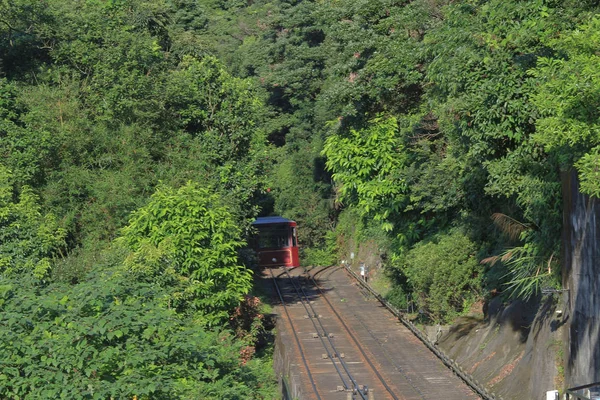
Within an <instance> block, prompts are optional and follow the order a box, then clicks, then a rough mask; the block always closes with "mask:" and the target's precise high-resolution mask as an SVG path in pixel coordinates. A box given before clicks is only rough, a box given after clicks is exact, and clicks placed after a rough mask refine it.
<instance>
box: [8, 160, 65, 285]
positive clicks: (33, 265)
mask: <svg viewBox="0 0 600 400" xmlns="http://www.w3.org/2000/svg"><path fill="white" fill-rule="evenodd" d="M65 236H66V232H65V230H64V229H63V228H61V227H60V225H59V223H58V221H57V220H56V217H55V216H54V215H52V214H50V213H48V214H43V213H42V211H41V207H40V204H39V199H38V197H37V196H36V195H35V193H34V192H33V190H32V189H31V188H30V187H29V186H23V187H22V188H21V191H20V192H19V193H18V194H17V193H16V191H15V185H14V181H13V178H12V175H11V173H10V172H9V171H8V170H7V169H6V168H5V167H4V166H3V165H2V164H0V274H1V275H2V276H4V277H8V276H15V275H16V276H18V275H31V276H34V277H35V278H37V279H40V280H43V279H47V278H48V274H49V272H50V269H51V267H52V259H53V257H54V256H55V255H57V253H58V252H59V251H60V249H61V248H64V247H65V245H66V243H65Z"/></svg>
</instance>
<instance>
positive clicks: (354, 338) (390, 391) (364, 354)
mask: <svg viewBox="0 0 600 400" xmlns="http://www.w3.org/2000/svg"><path fill="white" fill-rule="evenodd" d="M305 274H307V275H308V277H309V278H310V279H311V281H312V282H313V284H314V286H315V287H316V288H317V290H318V291H319V293H321V297H323V299H324V300H325V301H326V302H327V304H328V305H329V308H331V311H333V313H334V314H335V315H336V317H337V318H338V320H339V321H340V323H341V324H342V325H343V326H344V329H346V332H348V335H349V336H350V338H351V339H352V340H353V341H354V344H355V345H356V347H357V348H358V350H359V351H360V352H361V354H362V355H363V357H364V358H365V360H366V361H367V363H368V364H369V366H370V367H371V369H372V370H373V372H374V373H375V375H376V376H377V378H378V379H379V381H380V382H381V383H382V385H383V387H385V389H386V390H387V391H388V393H389V394H390V395H391V396H392V398H393V399H394V400H400V399H399V398H398V397H397V396H396V395H395V394H394V392H393V391H392V389H391V388H390V387H389V386H388V384H387V383H386V382H385V379H383V376H381V374H380V373H379V371H377V368H375V366H374V365H373V363H372V362H371V360H370V359H369V357H368V356H367V354H366V353H365V351H364V350H363V349H362V347H361V346H360V344H359V343H358V340H357V339H356V337H355V336H354V335H353V334H352V332H351V331H350V328H348V326H347V325H346V323H345V322H344V320H343V319H342V317H341V316H340V315H339V314H338V312H337V311H336V310H335V308H334V307H333V305H332V304H331V302H330V301H329V299H328V298H327V297H326V296H325V293H323V291H322V290H321V287H320V286H319V284H318V283H317V282H316V281H315V280H314V279H313V277H312V276H311V275H310V274H308V273H307V272H306V270H305Z"/></svg>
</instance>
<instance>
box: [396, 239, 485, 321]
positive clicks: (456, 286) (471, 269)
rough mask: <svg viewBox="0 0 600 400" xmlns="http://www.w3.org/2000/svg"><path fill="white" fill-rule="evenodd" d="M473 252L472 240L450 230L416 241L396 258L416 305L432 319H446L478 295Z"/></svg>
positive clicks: (477, 269) (478, 273)
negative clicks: (408, 249)
mask: <svg viewBox="0 0 600 400" xmlns="http://www.w3.org/2000/svg"><path fill="white" fill-rule="evenodd" d="M476 252H477V247H476V245H475V243H473V242H472V241H471V240H470V239H469V238H468V237H467V236H466V235H464V234H463V233H461V232H459V231H453V232H450V233H446V234H439V235H436V236H434V237H433V238H432V239H431V240H428V241H423V242H420V243H418V244H417V245H416V246H414V247H413V248H412V249H411V250H410V251H408V252H407V253H406V255H405V256H404V257H401V258H400V259H399V260H397V261H399V262H400V265H399V267H398V268H400V270H401V273H403V274H404V275H405V276H406V278H407V280H408V284H409V286H410V287H411V289H412V291H413V297H414V299H415V301H416V303H417V306H418V307H419V309H420V310H421V311H422V312H423V313H425V314H426V315H427V316H429V317H430V318H431V319H432V320H434V321H443V322H447V321H449V320H450V319H452V318H453V317H455V316H456V315H458V314H460V313H461V312H462V311H464V310H465V309H468V307H469V306H470V305H471V304H472V303H473V302H474V301H475V300H476V299H477V298H478V296H480V295H481V279H482V268H481V266H480V264H479V262H478V261H477V259H476V257H475V255H476V254H475V253H476Z"/></svg>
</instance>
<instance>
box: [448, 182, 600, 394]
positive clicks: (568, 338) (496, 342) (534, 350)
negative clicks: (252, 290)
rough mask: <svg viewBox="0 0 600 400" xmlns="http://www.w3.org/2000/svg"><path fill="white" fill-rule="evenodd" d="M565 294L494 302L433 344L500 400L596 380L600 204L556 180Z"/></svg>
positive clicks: (599, 369) (599, 375)
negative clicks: (560, 207)
mask: <svg viewBox="0 0 600 400" xmlns="http://www.w3.org/2000/svg"><path fill="white" fill-rule="evenodd" d="M562 186H563V187H562V189H563V205H564V208H563V216H564V217H563V237H562V256H561V259H562V276H563V288H564V289H566V291H565V292H564V293H558V294H553V295H550V296H543V297H540V298H538V299H535V300H534V301H532V302H530V303H523V302H519V301H516V302H513V303H511V304H509V305H503V304H501V303H500V301H498V300H495V301H494V300H492V301H491V302H490V304H489V307H488V310H487V311H486V313H485V317H479V318H463V319H462V320H459V321H458V322H457V324H455V325H454V326H452V327H451V328H450V329H449V331H448V332H447V333H446V334H445V335H443V336H442V337H441V338H440V340H439V345H440V346H441V347H442V348H443V349H444V350H445V351H446V352H447V353H448V354H449V355H450V356H451V357H453V358H454V359H455V360H456V361H457V362H458V363H459V364H461V365H462V366H463V368H465V369H467V370H469V372H470V373H471V374H472V375H473V376H474V377H475V378H476V379H477V380H478V381H479V382H481V383H482V384H484V385H485V386H487V387H488V388H489V389H490V390H491V391H493V392H495V393H496V394H498V395H500V396H501V397H502V398H503V399H505V400H509V399H511V400H530V399H543V398H545V393H546V391H549V390H553V389H558V390H560V391H563V390H564V389H566V388H570V387H575V386H580V385H586V384H590V383H594V382H598V381H600V242H599V240H600V201H599V200H598V199H594V198H590V197H589V196H586V195H584V194H582V193H580V191H579V182H578V180H577V175H576V173H575V172H574V171H569V172H565V173H563V175H562Z"/></svg>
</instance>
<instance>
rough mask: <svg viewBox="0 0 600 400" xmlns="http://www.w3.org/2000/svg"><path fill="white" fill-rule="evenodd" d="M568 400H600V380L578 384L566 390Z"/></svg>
mask: <svg viewBox="0 0 600 400" xmlns="http://www.w3.org/2000/svg"><path fill="white" fill-rule="evenodd" d="M565 399H566V400H600V382H596V383H590V384H589V385H583V386H577V387H574V388H570V389H567V390H566V391H565Z"/></svg>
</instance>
